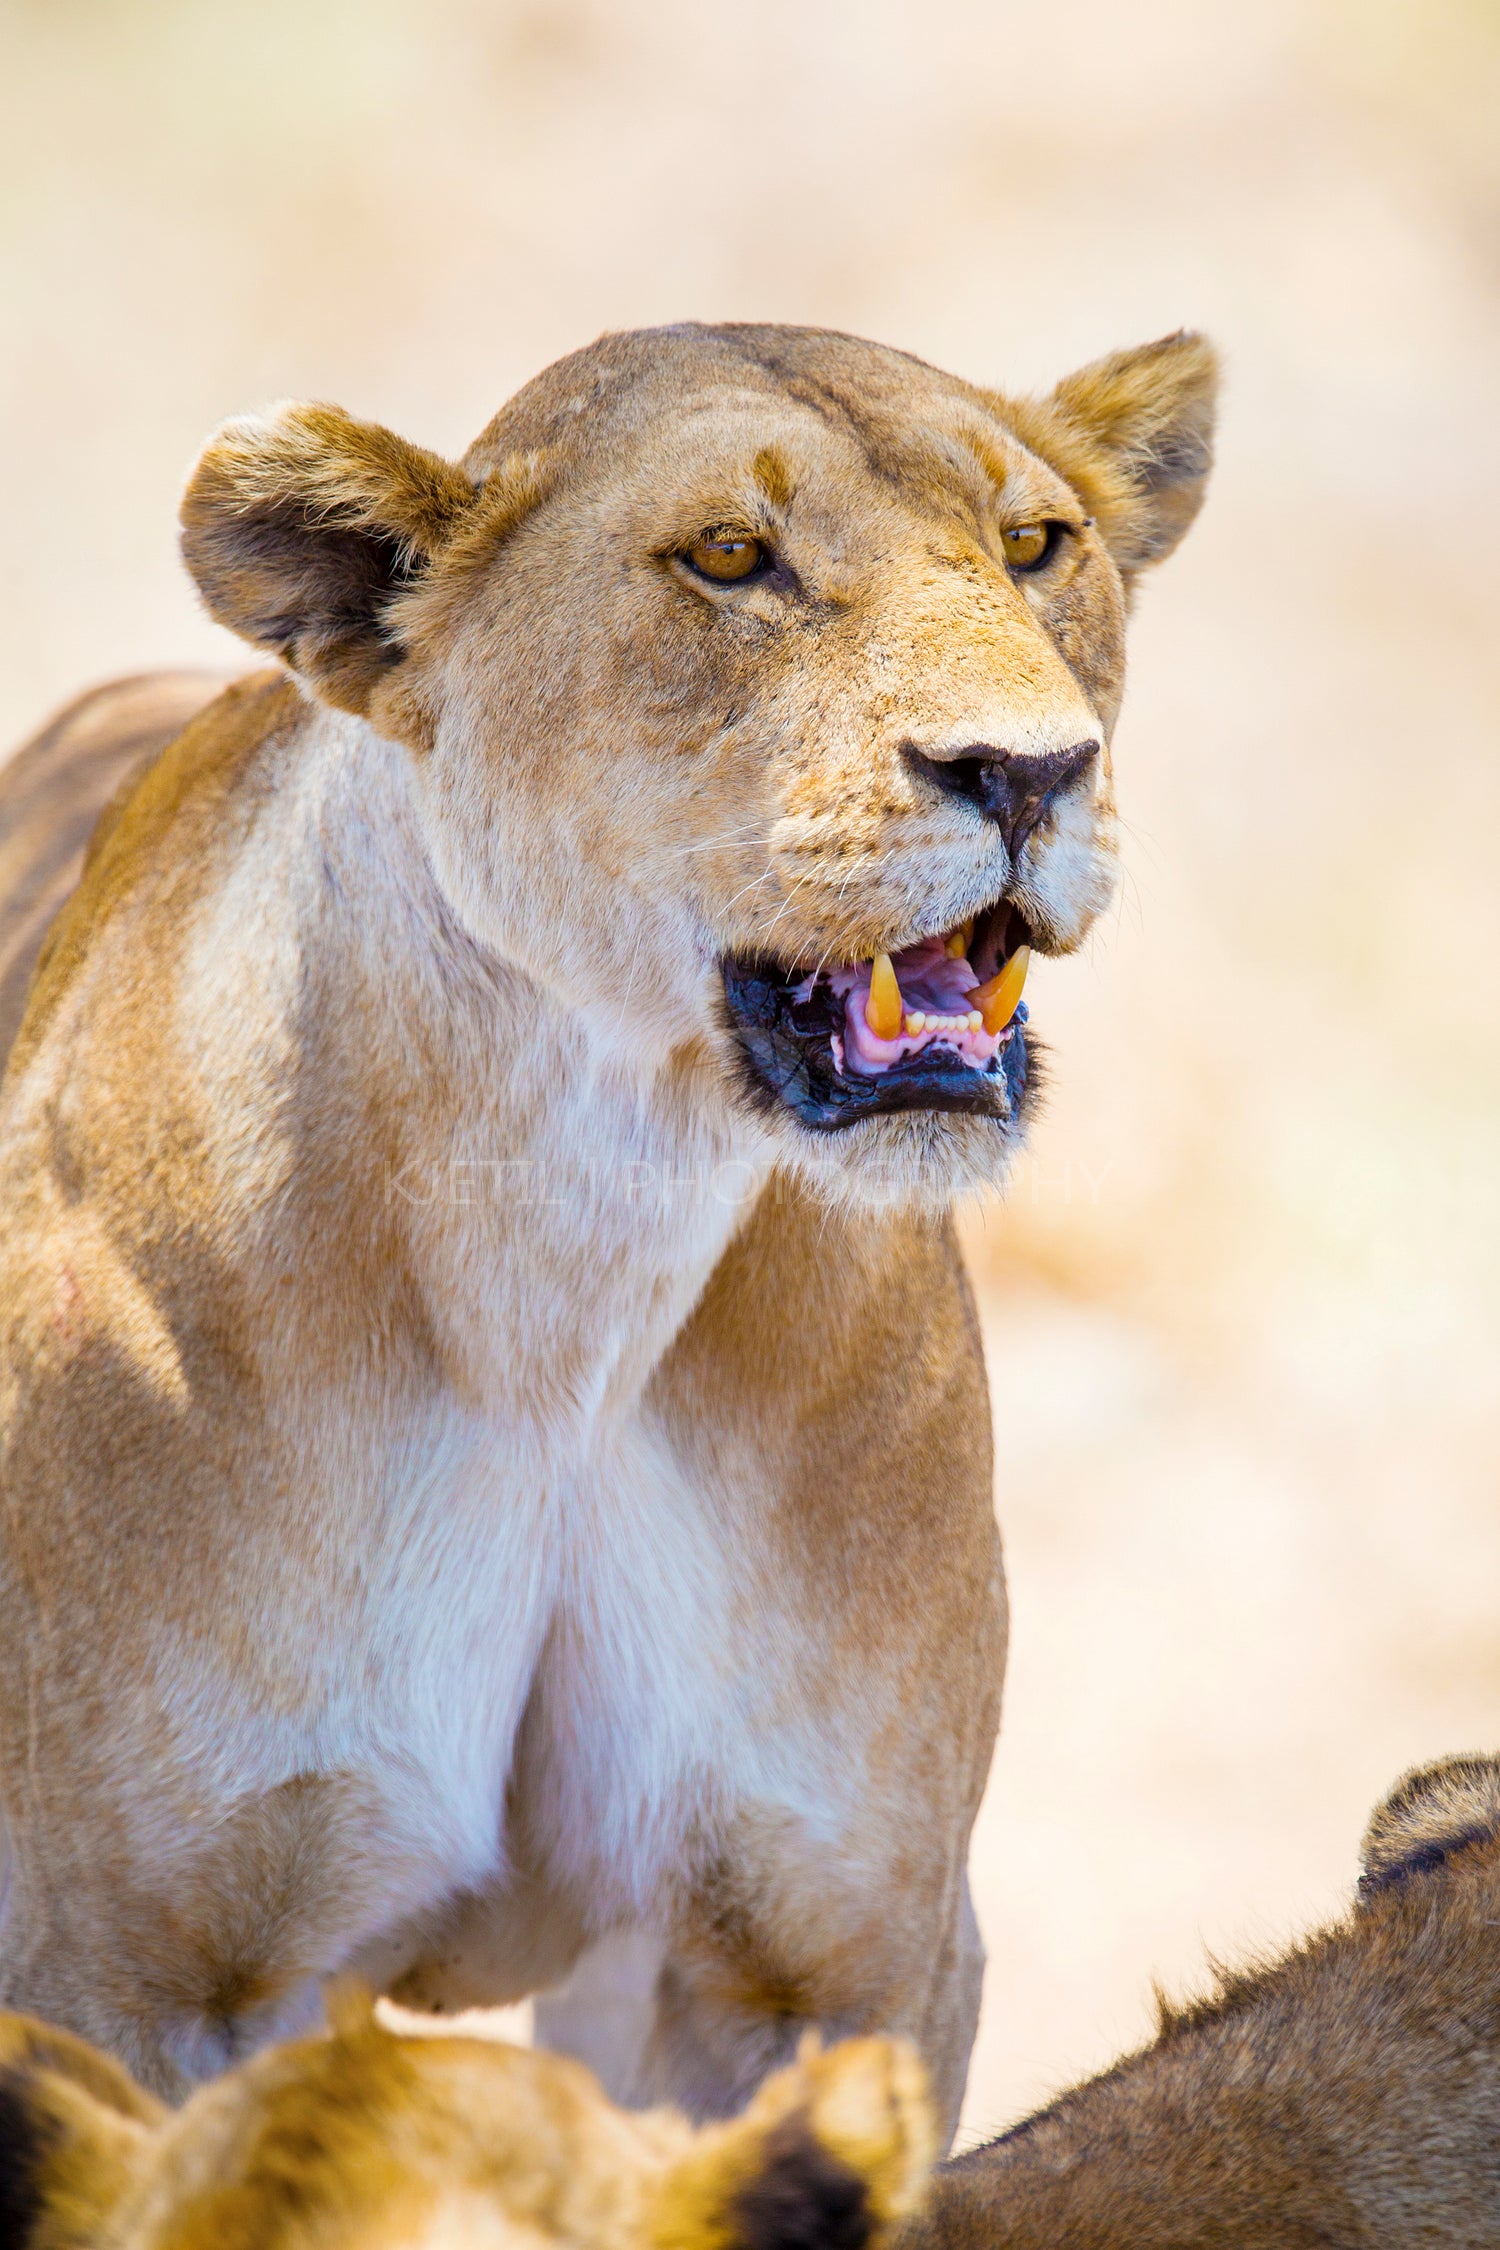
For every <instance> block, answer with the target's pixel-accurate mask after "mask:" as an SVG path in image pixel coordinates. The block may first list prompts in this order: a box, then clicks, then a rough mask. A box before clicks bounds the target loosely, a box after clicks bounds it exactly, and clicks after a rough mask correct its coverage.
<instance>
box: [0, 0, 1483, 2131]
mask: <svg viewBox="0 0 1500 2250" xmlns="http://www.w3.org/2000/svg"><path fill="white" fill-rule="evenodd" d="M1497 62H1500V46H1497V18H1496V15H1495V13H1494V9H1493V6H1492V5H1480V4H1479V0H1473V4H1472V5H1468V6H1465V5H1463V4H1461V0H1427V4H1425V5H1421V6H1417V5H1396V4H1394V0H1360V4H1356V0H1345V4H1339V0H1302V4H1296V0H1263V4H1262V5H1260V6H1258V7H1256V8H1254V9H1241V8H1233V9H1232V8H1229V7H1227V6H1203V5H1201V4H1191V0H1073V4H1071V5H1070V6H1069V7H1068V8H1066V9H1062V8H1040V7H1037V6H1035V5H1034V4H1033V5H1028V6H1026V7H1020V6H1015V5H1010V4H1008V0H760V4H759V5H757V6H756V7H755V8H753V9H750V8H713V7H706V6H703V5H702V4H701V0H650V4H648V0H533V4H531V5H524V4H519V0H427V4H426V5H425V6H423V7H422V8H420V9H418V8H413V7H411V6H410V4H409V0H401V4H397V0H261V4H260V5H259V6H257V7H256V8H255V9H253V10H252V9H250V8H248V7H236V6H230V5H221V4H213V0H179V4H176V5H168V4H166V0H137V4H133V5H132V4H128V0H71V4H70V5H69V6H67V7H60V6H57V5H56V4H55V0H35V4H32V5H23V4H20V0H0V301H3V304H4V315H3V333H0V401H3V413H4V433H5V437H4V443H3V446H0V477H3V485H4V522H5V527H6V534H7V536H6V538H5V541H4V547H3V552H0V572H3V577H4V587H3V599H0V658H3V660H0V727H3V730H4V732H5V733H6V734H8V735H17V734H19V733H20V732H21V731H22V730H23V729H24V728H26V727H28V726H29V725H30V724H32V723H33V722H34V721H35V720H37V719H38V718H40V717H41V716H42V715H43V714H44V713H45V712H46V710H47V709H48V707H49V706H50V705H51V704H52V703H53V702H54V701H56V700H58V699H60V698H61V697H62V696H64V695H66V694H68V693H70V692H72V690H73V689H74V688H75V687H77V686H78V685H79V684H81V683H82V682H84V681H86V680H89V679H92V678H96V677H99V676H102V675H105V674H108V673H109V672H111V671H115V670H120V669H130V668H135V667H138V666H141V665H145V664H150V663H153V662H160V661H174V660H200V661H209V662H221V661H223V660H224V659H225V657H226V655H227V654H228V653H229V650H228V644H227V643H225V642H224V641H223V640H222V639H221V637H220V636H218V635H217V634H216V633H214V632H213V631H212V630H211V629H210V628H209V627H208V626H207V625H206V624H205V623H203V622H202V620H201V619H199V618H198V617H196V616H195V613H194V609H193V605H192V602H191V599H190V596H189V593H188V590H187V588H186V585H185V583H184V581H183V580H182V579H181V577H180V576H179V574H178V572H177V569H176V565H175V560H174V555H173V543H172V513H173V506H174V500H175V492H176V488H177V484H178V480H179V477H180V474H181V472H182V469H183V467H184V465H185V463H186V462H187V460H188V458H189V457H190V455H191V453H192V452H193V450H194V448H195V446H196V445H197V443H198V442H199V440H200V439H201V437H202V436H203V434H204V433H205V432H206V431H207V430H208V429H209V428H210V427H211V426H212V425H213V424H214V423H215V422H216V421H218V420H219V419H220V418H221V417H222V416H224V415H225V414H227V413H229V412H233V411H237V410H240V409H243V408H245V407H249V406H253V405H255V404H258V403H260V402H261V401H263V400H264V399H266V398H268V397H273V396H277V395H284V394H288V393H291V394H301V395H310V396H315V397H332V398H337V399H339V400H341V401H342V402H343V403H345V404H346V405H348V406H350V407H352V408H354V409H356V410H357V411H361V412H364V413H368V414H373V415H376V416H379V417H380V418H382V419H385V420H388V421H391V422H393V423H395V424H396V425H397V426H399V427H401V428H403V429H405V430H406V431H408V433H409V434H410V435H412V436H414V437H418V438H421V439H423V440H425V441H427V442H428V443H432V444H436V445H439V446H444V447H448V448H451V449H456V448H458V447H459V446H460V445H461V444H462V443H463V442H464V441H465V440H466V439H467V438H468V437H469V436H470V435H471V434H472V433H473V431H474V430H476V429H477V428H478V427H479V425H480V424H481V423H482V422H483V421H484V420H485V419H486V418H487V417H488V415H489V413H490V411H491V410H492V408H493V407H494V406H495V405H496V404H497V403H498V401H499V400H500V398H501V397H502V396H503V395H504V394H505V393H506V392H507V391H508V390H509V389H510V388H511V387H513V386H514V385H515V384H516V383H517V382H519V381H520V380H521V379H522V378H523V377H524V376H526V375H527V374H528V373H530V372H531V371H532V370H533V369H535V368H536V367H537V366H539V365H540V364H542V363H543V362H544V361H545V360H547V359H549V358H551V357H553V356H555V355H556V354H557V353H559V352H561V351H563V350H566V349H568V348H569V347H571V346H573V345H575V344H577V343H579V342H581V341H583V340H586V339H587V338H588V337H589V336H591V335H593V334H594V333H596V332H597V331H598V330H599V329H601V328H605V327H617V326H633V325H637V324H641V323H646V322H651V321H657V320H665V319H677V318H682V317H685V316H692V315H699V316H703V317H746V318H780V319H788V320H807V321H815V322H821V323H826V324H829V325H833V326H838V327H845V328H850V329H853V330H856V331H859V332H862V333H865V334H870V335H876V336H880V337H882V338H884V339H886V340H888V341H890V342H893V343H897V344H901V345H903V346H906V347H907V348H910V349H912V350H915V351H917V352H920V353H922V354H924V355H925V356H927V357H929V358H932V359H936V360H938V361H940V362H943V363H945V364H948V365H951V366H953V367H955V368H958V369H960V370H962V371H964V372H966V373H969V374H972V375H975V376H980V377H984V378H987V379H991V380H996V381H1001V382H1006V383H1011V384H1037V383H1041V382H1043V381H1045V380H1048V379H1050V378H1051V377H1053V376H1055V375H1056V374H1058V373H1060V372H1061V371H1062V370H1063V368H1065V367H1066V366H1068V365H1069V364H1071V363H1073V362H1075V361H1078V360H1081V359H1083V358H1086V357H1088V356H1090V355H1091V354H1093V353H1095V352H1097V351H1100V350H1104V349H1107V348H1109V347H1110V346H1112V345H1114V344H1116V343H1120V342H1125V341H1131V340H1135V339H1139V338H1143V337H1147V336H1152V335H1155V334H1158V333H1160V332H1161V331H1163V330H1165V329H1168V328H1172V327H1175V326H1177V325H1178V324H1180V323H1182V322H1190V323H1194V324H1198V325H1202V326H1204V327H1206V328H1208V329H1209V330H1210V331H1211V332H1212V333H1214V335H1215V336H1217V337H1218V339H1219V340H1220V342H1221V343H1222V345H1223V347H1224V349H1225V352H1226V355H1227V360H1228V368H1229V382H1228V393H1227V404H1226V413H1225V426H1224V441H1223V455H1222V467H1221V471H1220V474H1219V478H1218V482H1217V485H1216V489H1215V492H1214V496H1213V499H1212V501H1211V504H1210V507H1209V510H1208V512H1207V514H1206V516H1205V518H1204V521H1203V524H1202V526H1201V529H1200V530H1199V531H1198V532H1196V533H1195V534H1194V537H1193V539H1192V541H1191V543H1190V544H1189V546H1188V547H1187V548H1186V549H1185V550H1184V551H1183V553H1182V555H1181V556H1180V557H1179V558H1178V560H1177V561H1176V562H1174V563H1173V564H1172V565H1170V566H1169V568H1168V569H1167V570H1166V571H1165V572H1164V573H1163V575H1162V577H1161V579H1160V580H1159V582H1158V583H1156V584H1155V585H1153V586H1152V587H1151V588H1150V590H1149V591H1148V593H1147V595H1146V597H1145V599H1144V601H1143V603H1142V606H1141V612H1140V617H1139V623H1138V628H1137V634H1136V640H1135V645H1134V674H1133V684H1132V690H1131V698H1130V702H1129V707H1128V711H1127V716H1126V720H1125V722H1124V725H1123V727H1122V729H1121V735H1120V740H1119V746H1118V748H1119V761H1120V766H1121V772H1122V794H1123V800H1124V805H1125V811H1126V814H1127V818H1128V823H1129V845H1128V854H1127V862H1128V872H1127V881H1126V885H1125V888H1124V891H1123V894H1122V898H1121V902H1120V906H1119V910H1118V912H1117V914H1116V915H1115V916H1114V917H1113V919H1112V920H1111V922H1110V923H1109V925H1108V926H1107V927H1106V928H1104V929H1103V930H1101V932H1100V933H1099V934H1098V936H1097V939H1096V941H1095V942H1094V944H1093V945H1092V947H1091V949H1090V951H1089V953H1088V955H1087V956H1086V957H1085V958H1083V959H1081V960H1079V961H1075V962H1070V963H1059V964H1048V965H1046V966H1045V967H1044V968H1043V970H1042V971H1041V972H1040V973H1039V974H1038V976H1037V978H1036V982H1035V989H1034V995H1033V998H1034V1011H1033V1012H1034V1016H1035V1018H1036V1020H1037V1021H1038V1024H1039V1026H1040V1028H1041V1029H1042V1030H1043V1032H1044V1033H1045V1035H1046V1036H1047V1037H1048V1038H1049V1039H1050V1041H1051V1043H1052V1046H1053V1049H1054V1054H1055V1071H1054V1083H1055V1093H1054V1096H1053V1100H1052V1104H1051V1109H1050V1112H1049V1115H1048V1118H1047V1120H1046V1121H1045V1123H1044V1124H1043V1126H1042V1127H1041V1129H1040V1130H1039V1132H1038V1134H1037V1137H1036V1143H1035V1152H1034V1157H1033V1159H1032V1160H1031V1162H1030V1163H1029V1165H1028V1167H1027V1169H1026V1171H1025V1172H1024V1174H1023V1175H1022V1176H1021V1177H1020V1178H1019V1179H1018V1181H1017V1183H1016V1186H1015V1189H1014V1192H1013V1194H1012V1195H1011V1197H1010V1199H1009V1201H1008V1203H1007V1204H1006V1205H1005V1206H1004V1207H1003V1208H1000V1209H998V1210H995V1211H992V1212H988V1213H984V1214H976V1215H974V1217H973V1219H972V1222H971V1224H970V1229H969V1238H970V1243H971V1249H972V1255H973V1262H974V1269H975V1274H976V1279H977V1281H978V1284H979V1287H980V1291H981V1298H982V1305H983V1313H984V1320H985V1326H986V1330H987V1333H988V1336H989V1341H990V1348H991V1356H992V1365H993V1382H994V1393H995V1403H996V1414H997V1428H998V1437H999V1475H998V1500H999V1507H1000V1515H1001V1521H1002V1524H1003V1526H1004V1529H1005V1534H1006V1539H1007V1543H1008V1548H1009V1556H1010V1566H1011V1575H1012V1587H1013V1595H1014V1601H1015V1638H1014V1652H1013V1662H1012V1670H1011V1677H1010V1683H1009V1690H1008V1707H1007V1718H1006V1725H1005V1731H1004V1735H1003V1737H1002V1742H1001V1748H1000V1752H999V1755H998V1758H997V1761H996V1766H995V1772H994V1777H993V1782H992V1786H991V1790H990V1794H989V1798H988V1800H987V1802H986V1806H985V1810H984V1814H983V1817H982V1820H981V1823H980V1828H979V1832H978V1836H977V1838H976V1845H975V1876H976V1883H977V1892H978V1898H979V1903H980V1911H981V1915H982V1918H983V1921H984V1924H985V1928H986V1931H987V1933H988V1937H989V1942H990V1947H991V1971H990V1979H989V1987H988V1997H987V2002H986V2009H985V2017H984V2023H983V2026H982V2030H981V2035H980V2042H979V2049H978V2053H977V2056H976V2063H975V2069H974V2074H973V2079H972V2086H971V2095H970V2102H969V2108H968V2113H967V2120H966V2127H967V2130H968V2131H970V2132H978V2131H981V2130H983V2129H986V2128H989V2127H993V2126H996V2125H998V2124H1000V2123H1002V2122H1003V2121H1004V2120H1005V2119H1006V2118H1008V2117H1009V2116H1011V2115H1013V2114H1014V2113H1015V2112H1016V2111H1017V2110H1018V2109H1020V2108H1021V2107H1022V2106H1023V2105H1026V2104H1028V2103H1030V2102H1031V2101H1032V2100H1034V2099H1035V2098H1037V2097H1038V2096H1039V2095H1041V2094H1042V2093H1044V2092H1045V2091H1047V2090H1048V2089H1049V2088H1051V2087H1053V2086H1055V2085H1056V2084H1058V2083H1060V2082H1061V2081H1062V2080H1064V2079H1065V2078H1066V2077H1067V2076H1068V2075H1069V2074H1070V2073H1073V2072H1076V2071H1079V2070H1082V2069H1084V2068H1087V2067H1089V2066H1091V2065H1093V2064H1095V2063H1097V2062H1100V2061H1102V2060H1104V2059H1105V2058H1107V2056H1108V2055H1109V2054H1110V2053H1111V2052H1113V2051H1114V2049H1115V2048H1116V2047H1117V2046H1118V2045H1119V2044H1120V2043H1122V2042H1124V2041H1126V2040H1129V2039H1132V2038H1134V2037H1136V2036H1137V2035H1138V2034H1139V2033H1140V2032H1141V2031H1142V2029H1143V2028H1144V2026H1145V2023H1146V2021H1147V2006H1148V1986H1149V1979H1150V1976H1151V1975H1152V1973H1156V1974H1159V1975H1162V1976H1164V1977H1165V1978H1166V1979H1167V1980H1168V1981H1169V1982H1172V1983H1176V1984H1183V1983H1190V1982H1192V1981H1194V1980H1195V1979H1197V1978H1198V1977H1200V1976H1201V1974H1202V1963H1203V1958H1204V1950H1205V1947H1206V1946H1208V1947H1212V1948H1215V1949H1218V1950H1220V1951H1227V1952H1230V1953H1240V1952H1243V1951H1244V1950H1245V1949H1246V1948H1247V1947H1251V1946H1255V1945H1261V1944H1265V1943H1269V1942H1272V1941H1274V1940H1275V1939H1276V1938H1277V1937H1279V1936H1280V1935H1281V1934H1283V1933H1285V1932H1287V1931H1288V1930H1291V1929H1293V1928H1296V1927H1299V1926H1301V1925H1303V1924H1304V1923H1305V1922H1307V1921H1308V1920H1309V1919H1310V1918H1311V1917H1313V1916H1315V1915H1317V1914H1319V1913H1320V1912H1322V1911H1324V1910H1325V1909H1326V1908H1327V1907H1329V1906H1330V1905H1331V1904H1333V1903H1335V1902H1336V1901H1337V1900H1338V1899H1339V1898H1340V1897H1341V1896H1342V1894H1343V1891H1344V1889H1345V1887H1346V1885H1347V1883H1348V1880H1349V1876H1350V1870H1351V1864H1352V1857H1353V1851H1354V1847H1355V1843H1356V1840H1357V1837H1358V1834H1359V1830H1360V1827H1361V1824H1362V1820H1363V1817H1364V1813H1365V1811H1366V1809H1367V1807H1368V1805H1369V1802H1370V1800H1371V1799H1372V1797H1373V1796H1374V1795H1375V1793H1376V1792H1377V1791H1378V1790H1379V1789H1380V1788H1381V1787H1382V1785H1383V1784H1384V1783H1385V1782H1386V1781H1387V1780H1388V1779H1389V1778H1390V1777H1391V1776H1393V1775H1394V1774H1395V1773H1396V1772H1397V1770H1398V1769H1400V1768H1401V1767H1402V1766H1403V1765H1404V1764H1406V1763H1408V1762H1409V1761H1411V1760H1413V1759H1416V1758H1419V1757H1423V1756H1426V1755H1428V1754H1430V1753H1434V1752H1438V1751H1442V1750H1446V1749H1452V1748H1459V1747H1464V1746H1468V1745H1475V1744H1478V1745H1493V1744H1494V1743H1495V1742H1496V1741H1497V1740H1500V1631H1497V1611H1500V1508H1497V1505H1496V1482H1497V1478H1496V1469H1497V1463H1500V1429H1497V1419H1500V1414H1497V1383H1496V1361H1497V1344H1500V1187H1497V1164H1496V1124H1497V1118H1500V1039H1497V1017H1496V1008H1495V1003H1494V982H1495V968H1494V964H1495V963H1496V961H1497V959H1500V943H1497V941H1500V889H1497V884H1496V878H1495V863H1496V856H1497V844H1500V757H1497V748H1500V746H1497V743H1496V728H1495V718H1494V693H1493V685H1492V677H1491V659H1490V650H1491V648H1492V646H1493V643H1494V627H1493V617H1494V613H1495V608H1496V598H1497V594H1500V557H1497V550H1496V535H1495V528H1494V527H1495V518H1496V501H1497V498H1500V491H1497V485H1500V461H1497V443H1496V429H1497V426H1500V425H1497V420H1496V417H1495V416H1494V413H1493V410H1492V404H1491V400H1492V395H1493V387H1494V369H1495V346H1496V340H1497V321H1496V312H1497V287H1496V240H1497V237H1496V216H1497V203H1500V156H1497V153H1496V147H1495V143H1494V134H1493V119H1494V116H1495V104H1496V96H1497V91H1500V69H1497Z"/></svg>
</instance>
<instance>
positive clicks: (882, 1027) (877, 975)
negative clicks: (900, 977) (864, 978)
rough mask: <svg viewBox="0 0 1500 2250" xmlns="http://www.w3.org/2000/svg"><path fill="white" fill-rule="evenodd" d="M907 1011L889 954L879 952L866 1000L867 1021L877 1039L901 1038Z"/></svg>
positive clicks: (872, 970)
mask: <svg viewBox="0 0 1500 2250" xmlns="http://www.w3.org/2000/svg"><path fill="white" fill-rule="evenodd" d="M905 1014H906V1011H905V1009H904V1008H903V1007H902V1005H901V987H900V985H899V984H898V983H897V982H896V972H895V970H894V969H893V968H892V966H891V957H890V955H889V954H888V953H877V954H876V956H875V962H874V966H873V967H872V969H871V971H870V990H869V995H868V997H867V998H866V1000H865V1022H866V1023H867V1024H868V1025H869V1027H870V1029H871V1030H872V1031H873V1032H874V1034H875V1036H876V1038H877V1039H899V1038H900V1036H901V1025H902V1023H903V1021H904V1019H905Z"/></svg>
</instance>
